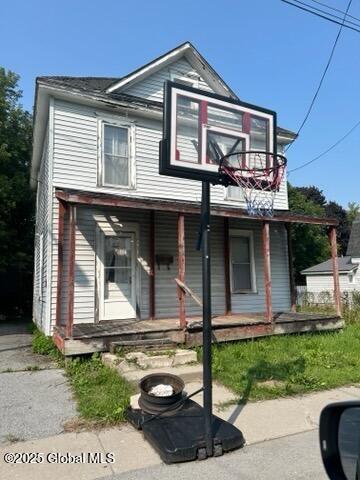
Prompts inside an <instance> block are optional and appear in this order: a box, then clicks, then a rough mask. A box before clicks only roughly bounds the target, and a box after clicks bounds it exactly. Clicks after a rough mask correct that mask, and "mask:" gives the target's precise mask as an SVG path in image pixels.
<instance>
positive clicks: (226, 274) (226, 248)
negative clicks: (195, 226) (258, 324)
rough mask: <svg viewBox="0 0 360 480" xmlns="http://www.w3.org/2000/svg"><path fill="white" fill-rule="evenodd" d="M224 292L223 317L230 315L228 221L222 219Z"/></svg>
mask: <svg viewBox="0 0 360 480" xmlns="http://www.w3.org/2000/svg"><path fill="white" fill-rule="evenodd" d="M223 250H224V280H225V281H224V291H225V315H231V289H230V238H229V219H228V218H226V217H225V218H224V245H223Z"/></svg>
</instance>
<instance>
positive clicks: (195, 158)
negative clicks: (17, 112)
mask: <svg viewBox="0 0 360 480" xmlns="http://www.w3.org/2000/svg"><path fill="white" fill-rule="evenodd" d="M285 170H286V158H285V157H284V156H283V155H279V154H278V153H277V141H276V113H275V112H273V111H271V110H267V109H264V108H260V107H257V106H255V105H250V104H247V103H244V102H241V101H239V100H237V99H232V98H227V97H223V96H219V95H216V94H214V93H208V92H205V91H203V90H198V89H194V88H192V87H189V86H185V85H182V84H177V83H174V82H166V83H165V87H164V121H163V139H162V141H161V142H160V168H159V173H160V174H161V175H169V176H173V177H179V178H186V179H191V180H198V181H201V182H202V200H201V228H200V242H199V245H200V246H201V250H202V280H203V282H202V283H203V302H202V303H203V392H204V415H203V439H204V444H205V447H206V453H207V456H212V455H214V448H215V443H214V442H215V437H216V435H217V438H216V442H219V441H220V442H223V443H224V444H225V443H226V442H227V438H226V435H227V433H226V424H227V422H224V421H222V428H223V430H222V431H223V432H224V433H223V437H222V438H220V439H219V426H217V427H216V428H217V433H216V434H215V431H214V430H215V428H214V425H215V423H214V418H216V417H214V416H213V414H212V372H211V275H210V184H213V185H218V187H216V188H217V189H219V188H220V187H219V185H220V186H222V187H223V190H224V194H225V198H229V200H230V199H233V198H234V197H236V198H237V200H238V202H239V201H240V202H241V201H243V202H244V205H245V207H246V209H247V212H248V214H249V216H256V217H271V216H272V215H273V213H274V201H275V198H276V195H277V193H278V192H279V190H281V188H282V180H283V178H284V174H285ZM225 187H227V191H225ZM218 193H219V190H218V191H217V194H218ZM217 421H219V419H217ZM169 425H170V426H169V427H168V428H171V422H170V423H169ZM217 425H218V424H217ZM220 430H221V428H220ZM238 434H239V438H240V436H241V437H242V435H241V432H240V431H238ZM177 435H179V432H177ZM186 435H187V436H186ZM186 435H185V434H184V438H187V439H189V438H190V437H191V435H190V437H189V433H188V432H187V434H186ZM193 440H194V439H191V438H190V440H189V442H190V441H193ZM194 441H195V440H194ZM235 443H236V442H235ZM158 448H161V447H159V445H158Z"/></svg>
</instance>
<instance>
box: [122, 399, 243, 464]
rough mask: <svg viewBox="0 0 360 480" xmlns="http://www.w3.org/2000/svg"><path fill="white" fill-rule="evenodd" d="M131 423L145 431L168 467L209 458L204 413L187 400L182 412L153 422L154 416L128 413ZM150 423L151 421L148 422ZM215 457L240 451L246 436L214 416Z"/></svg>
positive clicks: (145, 435)
mask: <svg viewBox="0 0 360 480" xmlns="http://www.w3.org/2000/svg"><path fill="white" fill-rule="evenodd" d="M127 416H128V419H129V421H130V422H131V423H132V424H133V425H134V426H135V427H136V428H137V429H138V430H142V431H143V433H144V437H145V438H146V440H147V441H148V442H149V443H150V444H151V445H152V446H153V448H154V449H155V450H156V451H157V452H158V454H159V455H160V457H161V459H162V460H163V462H165V463H179V462H189V461H191V460H196V459H199V460H203V459H205V458H207V455H206V448H205V440H204V409H203V408H202V407H201V406H200V405H198V404H197V403H195V402H193V401H192V400H186V402H185V403H184V406H183V408H182V409H181V410H180V411H178V412H176V413H175V414H174V415H171V416H166V417H158V418H154V419H153V420H150V419H151V418H152V416H151V415H149V414H147V413H144V412H143V411H142V410H132V409H129V410H128V415H127ZM149 420H150V421H149ZM212 431H213V438H214V449H213V450H214V456H219V455H222V454H223V453H225V452H229V451H231V450H235V449H237V448H241V447H242V446H243V445H244V443H245V440H244V437H243V434H242V433H241V432H240V430H238V429H237V428H236V427H234V425H231V423H228V422H226V421H225V420H222V419H221V418H219V417H216V416H215V415H214V416H213V424H212Z"/></svg>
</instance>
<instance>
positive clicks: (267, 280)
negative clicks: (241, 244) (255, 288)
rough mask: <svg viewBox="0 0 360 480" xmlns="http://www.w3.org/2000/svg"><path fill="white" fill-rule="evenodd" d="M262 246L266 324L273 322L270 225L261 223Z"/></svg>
mask: <svg viewBox="0 0 360 480" xmlns="http://www.w3.org/2000/svg"><path fill="white" fill-rule="evenodd" d="M262 246H263V259H264V286H265V309H266V311H265V316H266V320H267V321H268V322H272V321H273V311H272V298H271V265H270V225H269V222H268V221H266V222H263V226H262Z"/></svg>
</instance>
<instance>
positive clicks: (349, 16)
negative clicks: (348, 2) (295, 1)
mask: <svg viewBox="0 0 360 480" xmlns="http://www.w3.org/2000/svg"><path fill="white" fill-rule="evenodd" d="M310 1H311V2H313V3H317V4H318V5H321V6H323V7H325V8H328V9H329V10H333V11H334V12H339V13H341V14H342V15H344V14H345V12H344V11H343V10H339V9H338V8H335V7H331V6H330V5H327V4H326V3H322V2H319V1H318V0H310ZM347 17H348V18H353V19H354V20H357V21H359V22H360V18H357V17H354V15H350V14H349V13H348V14H347Z"/></svg>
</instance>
